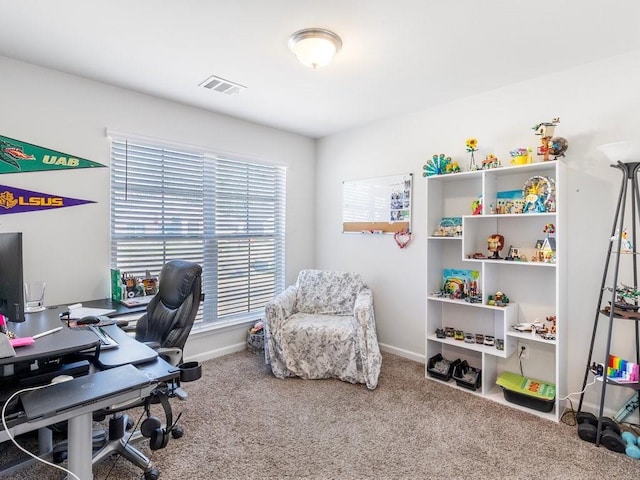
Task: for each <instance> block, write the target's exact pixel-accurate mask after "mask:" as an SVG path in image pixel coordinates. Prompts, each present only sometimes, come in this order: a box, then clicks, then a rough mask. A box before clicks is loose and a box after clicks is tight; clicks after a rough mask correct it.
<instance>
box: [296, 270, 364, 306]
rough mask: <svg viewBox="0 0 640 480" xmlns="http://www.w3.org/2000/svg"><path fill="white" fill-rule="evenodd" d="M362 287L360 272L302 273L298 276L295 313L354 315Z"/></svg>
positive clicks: (304, 271) (308, 271)
mask: <svg viewBox="0 0 640 480" xmlns="http://www.w3.org/2000/svg"><path fill="white" fill-rule="evenodd" d="M363 286H364V283H363V281H362V278H361V277H360V275H358V274H357V273H349V272H332V271H323V270H302V271H301V272H300V274H299V275H298V282H297V287H298V292H297V296H296V299H297V305H296V310H297V311H298V312H301V313H319V314H328V315H353V306H354V304H355V301H356V296H357V295H358V292H359V291H360V289H361V288H362V287H363Z"/></svg>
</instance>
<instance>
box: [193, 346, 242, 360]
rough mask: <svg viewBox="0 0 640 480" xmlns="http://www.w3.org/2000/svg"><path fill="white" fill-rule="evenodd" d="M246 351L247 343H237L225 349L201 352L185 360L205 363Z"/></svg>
mask: <svg viewBox="0 0 640 480" xmlns="http://www.w3.org/2000/svg"><path fill="white" fill-rule="evenodd" d="M246 349H247V343H246V342H241V343H236V344H235V345H228V346H226V347H224V348H218V349H216V350H209V351H207V352H201V353H199V354H197V355H192V356H189V357H187V358H185V361H189V362H205V361H207V360H211V359H212V358H217V357H222V356H223V355H229V354H230V353H236V352H241V351H242V350H246Z"/></svg>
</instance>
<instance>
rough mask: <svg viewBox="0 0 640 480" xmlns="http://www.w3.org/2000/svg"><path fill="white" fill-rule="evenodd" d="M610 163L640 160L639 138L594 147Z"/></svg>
mask: <svg viewBox="0 0 640 480" xmlns="http://www.w3.org/2000/svg"><path fill="white" fill-rule="evenodd" d="M596 148H597V149H598V150H600V151H601V152H602V153H604V154H605V155H606V156H607V158H608V159H609V161H610V162H611V163H618V162H622V163H629V162H640V140H627V141H624V142H615V143H606V144H604V145H600V146H598V147H596Z"/></svg>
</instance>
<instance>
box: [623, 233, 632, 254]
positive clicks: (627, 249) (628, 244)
mask: <svg viewBox="0 0 640 480" xmlns="http://www.w3.org/2000/svg"><path fill="white" fill-rule="evenodd" d="M621 248H622V252H623V253H632V252H633V242H632V241H631V239H630V238H629V232H628V231H627V229H626V228H625V229H623V230H622V247H621Z"/></svg>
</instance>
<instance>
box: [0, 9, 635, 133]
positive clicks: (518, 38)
mask: <svg viewBox="0 0 640 480" xmlns="http://www.w3.org/2000/svg"><path fill="white" fill-rule="evenodd" d="M0 18H1V19H2V27H1V28H0V55H4V56H7V57H11V58H14V59H18V60H22V61H25V62H29V63H33V64H37V65H42V66H44V67H48V68H52V69H55V70H60V71H63V72H68V73H72V74H74V75H79V76H81V77H86V78H90V79H94V80H99V81H101V82H104V83H108V84H113V85H117V86H121V87H124V88H128V89H132V90H136V91H140V92H144V93H147V94H150V95H154V96H157V97H162V98H167V99H170V100H174V101H176V102H181V103H185V104H188V105H193V106H198V107H201V108H204V109H207V110H211V111H215V112H219V113H224V114H228V115H232V116H235V117H239V118H243V119H246V120H250V121H253V122H257V123H261V124H265V125H270V126H273V127H277V128H281V129H284V130H289V131H292V132H296V133H300V134H303V135H307V136H310V137H314V138H318V137H322V136H325V135H328V134H332V133H335V132H339V131H343V130H346V129H349V128H353V127H356V126H359V125H364V124H367V123H370V122H374V121H376V120H379V119H382V118H385V117H390V116H393V115H398V114H402V113H408V112H412V111H417V110H422V109H424V108H427V107H429V106H433V105H437V104H439V103H443V102H448V101H451V100H453V99H457V98H464V97H466V96H470V95H473V94H476V93H479V92H483V91H487V90H491V89H495V88H498V87H501V86H503V85H508V84H512V83H516V82H520V81H524V80H527V79H530V78H532V77H536V76H541V75H547V74H549V73H552V72H554V71H559V70H564V69H568V68H571V67H574V66H577V65H581V64H585V63H589V62H592V61H596V60H599V59H602V58H605V57H610V56H614V55H618V54H622V53H625V52H629V51H633V50H637V49H640V33H639V30H640V29H639V28H638V26H639V25H638V24H639V22H640V2H639V1H638V0H615V1H610V2H605V1H602V0H536V1H524V0H440V1H433V0H395V1H390V0H226V1H222V0H172V1H169V0H54V1H52V0H1V1H0ZM307 27H322V28H328V29H330V30H332V31H334V32H336V33H337V34H338V35H340V37H341V38H342V40H343V48H342V50H341V51H340V52H339V53H338V55H337V56H336V57H335V59H334V61H333V62H332V63H331V64H330V65H329V66H327V67H324V68H322V69H319V70H316V71H314V70H311V69H309V68H307V67H304V66H302V65H301V64H300V63H298V61H297V60H296V58H295V56H294V55H293V53H292V52H291V51H289V50H288V48H287V40H288V37H289V35H290V34H291V33H293V32H295V31H296V30H299V29H301V28H307ZM1 74H2V72H0V75H1ZM210 75H217V76H220V77H222V78H225V79H228V80H231V81H233V82H237V83H239V84H242V85H245V86H247V87H248V88H247V90H245V91H244V92H242V93H241V94H240V95H235V96H228V95H224V94H220V93H217V92H213V91H210V90H206V89H203V88H202V87H199V86H198V84H200V83H201V82H202V81H204V80H205V79H207V78H208V77H209V76H210ZM5 94H7V92H3V95H5Z"/></svg>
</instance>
